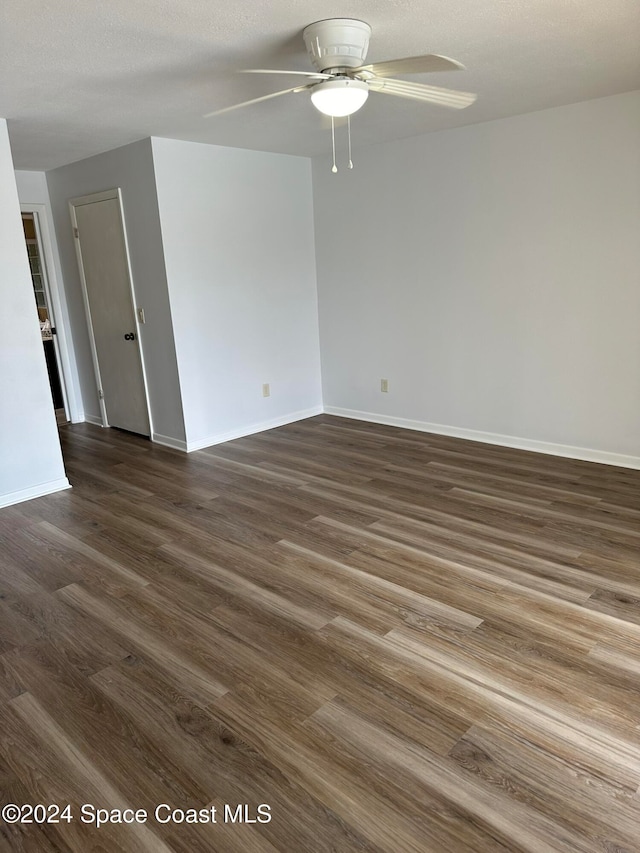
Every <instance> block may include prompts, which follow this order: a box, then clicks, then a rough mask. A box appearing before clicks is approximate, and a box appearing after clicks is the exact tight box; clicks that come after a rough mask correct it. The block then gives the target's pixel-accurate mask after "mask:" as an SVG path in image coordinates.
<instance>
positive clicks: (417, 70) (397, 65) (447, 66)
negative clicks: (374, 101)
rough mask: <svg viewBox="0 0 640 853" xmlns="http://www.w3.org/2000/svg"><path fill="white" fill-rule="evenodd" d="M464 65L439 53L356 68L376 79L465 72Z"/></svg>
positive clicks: (355, 70) (356, 71) (355, 69)
mask: <svg viewBox="0 0 640 853" xmlns="http://www.w3.org/2000/svg"><path fill="white" fill-rule="evenodd" d="M464 70H465V68H464V65H463V64H462V63H461V62H456V60H455V59H449V57H448V56H439V55H438V54H437V53H427V54H425V55H424V56H407V57H406V58H405V59H390V60H388V61H387V62H374V63H373V64H372V65H361V66H360V68H354V69H353V71H354V73H356V74H357V73H358V71H368V72H370V73H371V74H375V75H376V77H391V76H392V75H394V74H425V73H427V72H429V71H464Z"/></svg>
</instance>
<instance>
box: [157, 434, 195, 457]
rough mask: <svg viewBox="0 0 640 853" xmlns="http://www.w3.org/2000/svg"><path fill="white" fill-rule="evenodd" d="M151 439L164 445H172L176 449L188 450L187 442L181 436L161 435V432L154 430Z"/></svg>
mask: <svg viewBox="0 0 640 853" xmlns="http://www.w3.org/2000/svg"><path fill="white" fill-rule="evenodd" d="M151 441H153V442H155V443H156V444H161V445H162V446H163V447H172V448H173V449H174V450H182V451H184V452H185V453H186V452H187V442H186V441H183V440H182V439H181V438H173V436H171V435H161V434H160V433H159V432H152V433H151Z"/></svg>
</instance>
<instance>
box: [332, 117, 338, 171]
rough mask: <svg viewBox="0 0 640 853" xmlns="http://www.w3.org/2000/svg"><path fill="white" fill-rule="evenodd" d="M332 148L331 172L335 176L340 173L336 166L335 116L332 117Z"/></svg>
mask: <svg viewBox="0 0 640 853" xmlns="http://www.w3.org/2000/svg"><path fill="white" fill-rule="evenodd" d="M331 147H332V148H333V166H332V167H331V171H332V172H333V173H334V174H335V173H336V172H337V171H338V167H337V166H336V126H335V121H334V119H333V116H331Z"/></svg>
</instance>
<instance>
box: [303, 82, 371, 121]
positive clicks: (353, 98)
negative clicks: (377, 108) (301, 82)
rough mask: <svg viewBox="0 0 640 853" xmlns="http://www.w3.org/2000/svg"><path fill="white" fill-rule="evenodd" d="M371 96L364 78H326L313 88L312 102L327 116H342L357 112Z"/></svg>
mask: <svg viewBox="0 0 640 853" xmlns="http://www.w3.org/2000/svg"><path fill="white" fill-rule="evenodd" d="M368 97H369V87H368V86H367V84H366V83H365V82H364V81H363V80H354V79H352V78H350V77H345V78H340V79H338V80H326V81H325V82H323V83H318V85H317V86H314V87H313V89H312V90H311V103H312V104H313V106H314V107H315V108H316V109H317V110H319V111H320V112H321V113H324V114H325V115H327V116H333V117H334V118H341V117H342V116H350V115H353V113H355V112H357V111H358V110H359V109H360V107H362V106H363V105H364V102H365V101H366V100H367V98H368Z"/></svg>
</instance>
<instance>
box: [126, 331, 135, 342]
mask: <svg viewBox="0 0 640 853" xmlns="http://www.w3.org/2000/svg"><path fill="white" fill-rule="evenodd" d="M124 339H125V341H135V339H136V335H135V332H127V334H126V335H125V336H124Z"/></svg>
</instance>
